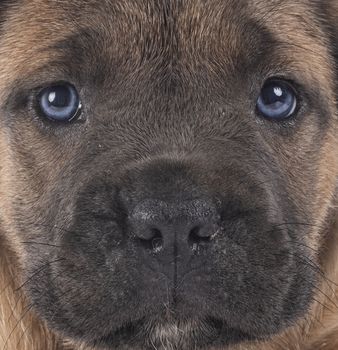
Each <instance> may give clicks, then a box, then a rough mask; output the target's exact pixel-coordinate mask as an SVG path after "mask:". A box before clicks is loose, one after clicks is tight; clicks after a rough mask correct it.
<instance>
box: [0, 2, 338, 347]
mask: <svg viewBox="0 0 338 350" xmlns="http://www.w3.org/2000/svg"><path fill="white" fill-rule="evenodd" d="M106 2H107V1H102V6H103V7H104V4H105V3H106ZM209 2H212V3H213V6H210V7H212V8H213V11H211V12H210V10H209V12H208V13H204V11H205V1H202V0H196V1H193V0H190V1H186V6H184V9H183V11H182V12H181V13H180V14H179V20H178V21H179V23H180V25H181V27H180V28H181V32H180V40H181V41H182V42H184V43H185V45H182V47H184V50H185V52H184V54H183V55H182V56H183V57H184V58H183V59H182V60H181V61H180V62H178V63H177V64H178V65H180V64H181V65H185V64H189V65H190V66H189V69H191V70H194V69H195V68H196V67H199V66H200V65H199V64H200V63H201V62H204V61H205V60H206V59H207V58H208V57H214V59H215V62H217V57H224V52H225V51H227V52H231V55H227V56H226V57H227V58H228V59H229V62H228V65H227V67H230V66H233V65H236V59H237V56H240V55H241V52H242V51H241V50H242V47H241V41H240V39H239V38H238V35H239V34H238V32H237V28H236V25H235V24H234V27H232V28H231V27H227V26H226V25H224V26H223V27H222V28H219V27H218V23H219V21H217V20H216V19H215V18H217V16H218V15H220V13H222V14H223V13H226V15H227V16H229V18H231V13H230V11H231V10H230V7H229V9H224V6H223V4H222V1H216V0H215V1H209ZM47 3H48V1H46V0H30V1H28V0H27V1H23V2H22V5H20V6H13V8H10V9H9V10H8V12H7V13H6V15H7V16H8V20H7V21H6V22H5V23H4V24H3V28H2V33H1V39H0V80H1V84H0V99H2V100H5V99H6V98H7V97H8V94H9V93H10V91H9V90H8V89H9V87H11V86H13V82H15V81H16V80H18V79H19V78H20V77H22V76H25V77H29V76H30V75H32V74H34V72H36V71H37V70H38V69H39V68H40V67H41V66H43V65H44V64H46V63H47V62H49V60H50V56H51V55H52V54H53V51H51V50H52V49H50V47H52V46H53V40H54V38H55V40H56V41H57V42H59V41H60V40H61V39H63V38H64V39H66V38H67V37H68V36H69V35H70V34H72V33H76V32H77V30H78V28H76V26H77V24H76V21H77V18H76V16H77V13H73V12H72V11H70V12H69V17H70V18H72V17H73V20H74V21H73V22H72V21H63V20H62V16H64V14H65V13H67V11H68V10H67V7H69V8H70V9H71V8H72V6H71V5H68V4H67V2H66V1H60V3H61V4H62V5H63V6H64V9H61V7H60V8H58V7H56V8H55V7H54V6H52V7H50V6H48V5H46V4H47ZM149 3H150V1H149ZM308 3H309V2H308V1H285V6H283V4H282V3H281V2H280V1H252V2H250V4H249V6H250V7H251V10H250V11H251V12H252V13H255V14H257V18H259V19H262V22H263V23H262V24H264V25H265V26H267V27H268V28H269V29H270V30H272V31H274V25H275V23H276V25H278V26H279V28H278V33H283V34H280V37H279V38H278V39H279V40H280V41H281V42H285V51H286V52H287V54H286V55H285V57H284V59H286V60H289V61H290V62H293V63H294V62H296V63H294V66H293V67H292V66H291V65H290V70H298V71H299V72H301V73H300V74H302V78H303V79H304V80H305V81H307V82H309V84H320V85H321V86H322V87H323V89H325V91H327V94H326V96H325V98H326V99H327V100H330V101H334V100H335V96H334V90H335V88H334V84H336V77H335V76H334V73H333V72H334V65H335V63H334V62H333V60H332V58H330V57H331V56H330V55H329V52H328V51H329V39H328V38H327V37H326V36H325V35H324V33H323V32H322V31H321V29H319V28H320V27H319V25H318V23H316V22H315V20H314V15H313V13H312V11H314V10H313V9H312V8H311V7H310V6H309V5H308ZM328 3H329V2H328ZM119 6H120V7H121V8H118V7H119ZM330 6H332V10H328V13H330V14H331V15H332V16H335V13H338V5H337V4H336V2H335V1H334V0H333V1H332V4H330ZM19 7H20V8H19ZM116 7H117V8H116V12H117V13H118V14H117V15H116V16H125V18H126V19H127V21H126V22H124V23H126V24H125V25H126V27H127V28H126V27H124V26H123V25H120V27H118V28H113V29H112V33H113V35H114V36H116V37H118V36H122V35H125V47H120V48H119V50H120V51H119V52H115V51H114V48H111V47H106V48H105V50H106V51H107V52H103V56H109V57H114V59H115V60H119V59H120V57H119V56H121V57H122V56H123V55H124V53H125V52H128V51H129V50H131V48H132V44H131V45H130V43H131V42H132V43H133V42H134V41H137V40H140V41H142V40H146V38H147V36H148V35H149V33H148V32H147V31H154V28H158V30H159V33H158V36H159V37H161V33H160V22H161V19H158V18H153V20H154V21H155V22H156V21H158V22H159V23H158V26H156V23H155V24H153V26H151V27H150V25H149V28H147V27H145V29H144V32H142V33H138V28H137V27H136V26H135V27H133V26H129V25H128V23H129V22H128V21H135V22H138V21H142V20H143V19H144V18H148V17H149V18H150V16H151V8H149V9H148V10H149V13H147V11H146V10H145V9H144V8H143V7H142V6H139V5H138V3H137V1H125V2H119V5H117V6H116ZM336 7H337V9H336ZM227 11H229V13H227ZM100 15H101V12H100V9H98V10H97V11H96V10H95V9H93V8H91V7H88V8H87V7H85V8H84V9H83V13H82V14H81V21H82V22H81V26H83V27H92V26H94V25H95V24H96V23H97V22H99V23H101V19H100V18H99V16H100ZM55 18H59V19H60V21H62V23H63V25H62V27H60V26H57V27H56V24H55V27H54V23H56V22H55V21H54V19H55ZM97 18H98V19H97ZM280 18H282V21H281V20H280ZM332 21H338V17H337V18H336V17H334V19H333V20H332ZM122 22H123V21H121V23H122ZM107 23H109V22H107ZM169 25H170V24H169ZM281 25H282V26H284V30H281ZM305 27H306V30H304V28H305ZM23 28H24V32H23ZM99 29H102V28H99ZM110 29H111V28H109V24H107V27H106V28H103V30H106V31H109V30H110ZM55 31H57V33H58V35H57V36H54V35H53V34H54V33H55ZM210 33H214V34H213V35H210ZM276 33H277V31H276ZM291 33H292V38H293V39H292V40H293V45H291V44H289V43H288V42H289V40H288V38H289V36H290V35H291ZM295 33H296V34H295ZM309 33H311V35H310V34H309ZM225 34H227V37H228V38H229V39H227V40H228V41H227V42H226V43H224V44H222V43H220V40H221V38H222V37H224V35H225ZM278 35H279V34H278ZM46 38H50V40H48V41H46ZM161 40H169V39H168V38H166V37H165V36H163V37H162V39H161ZM46 42H48V47H47V45H46ZM337 42H338V38H337ZM135 46H136V45H135ZM137 47H139V46H137ZM13 48H15V49H13ZM123 51H124V52H123ZM144 56H145V55H144V52H134V53H133V56H132V57H131V60H132V61H133V64H134V66H133V68H132V69H130V70H131V72H130V74H132V70H133V69H137V67H138V66H140V65H141V64H142V62H140V61H141V60H142V59H144ZM32 57H34V59H32ZM191 57H193V58H194V59H193V62H194V65H195V66H194V65H193V64H191V63H187V62H190V58H191ZM184 60H186V62H184ZM299 62H301V67H299V66H297V64H298V63H299ZM145 64H146V63H145ZM290 64H291V63H290ZM121 69H127V68H125V67H123V66H122V67H121ZM171 69H175V68H174V67H171ZM204 69H206V70H208V71H211V72H212V71H215V74H216V73H217V74H219V73H221V74H224V75H226V74H227V73H226V72H223V71H222V70H220V69H219V67H218V66H217V65H216V64H214V62H211V60H210V62H208V64H207V65H206V66H205V67H204ZM330 109H331V113H333V114H335V113H336V106H335V103H334V102H331V103H330ZM26 131H27V133H29V134H30V138H31V139H32V140H33V139H35V140H37V143H38V144H39V147H41V145H43V147H45V148H49V149H50V151H49V152H48V153H49V155H50V157H49V159H44V158H43V155H40V156H39V155H37V157H40V159H39V164H40V165H41V164H43V166H42V165H41V168H35V170H34V173H33V174H32V175H31V177H32V178H33V177H34V183H35V187H34V188H30V189H29V190H28V189H27V188H26V189H20V192H21V193H25V198H27V203H26V204H27V205H31V204H32V203H34V200H35V199H37V198H39V196H40V195H42V194H43V192H44V191H45V190H46V189H47V190H48V183H47V182H46V179H45V178H44V176H42V175H41V174H43V167H46V168H49V169H50V170H49V175H48V182H52V181H53V178H54V177H57V176H58V174H59V173H60V172H61V171H62V166H63V164H64V163H66V162H67V155H65V156H64V157H63V158H59V157H58V155H56V154H55V153H53V144H50V143H48V142H46V140H45V139H44V138H43V137H42V136H40V135H39V134H38V133H36V132H35V131H34V130H33V129H29V127H27V130H26ZM306 132H307V133H308V134H309V135H310V134H311V133H312V130H311V129H310V128H309V129H307V131H306ZM337 134H338V126H337V125H336V126H335V128H333V127H332V132H331V134H330V136H328V137H327V138H326V139H325V140H324V143H325V147H323V152H322V155H321V161H320V164H317V166H318V167H319V169H320V176H319V178H318V179H317V183H316V184H314V191H315V192H316V193H322V196H321V197H320V200H319V199H318V200H314V202H313V205H314V206H315V212H316V218H315V224H316V225H323V224H324V223H325V224H326V230H325V235H321V236H319V235H318V234H317V233H315V232H313V235H312V236H310V237H309V239H308V240H309V241H308V244H309V245H311V247H313V249H317V247H320V250H319V253H318V259H319V260H320V262H321V269H322V271H323V274H325V279H323V282H322V285H321V286H318V294H317V295H316V297H315V301H314V303H313V305H312V310H311V312H309V314H308V315H307V317H306V318H305V319H304V320H301V321H299V322H298V324H297V325H295V326H294V327H293V328H291V329H288V330H286V331H285V332H284V333H283V334H281V335H278V336H276V337H274V338H273V339H271V340H270V341H268V342H264V343H259V344H246V345H240V346H237V347H233V348H231V350H281V349H286V350H319V349H321V350H337V349H338V287H337V286H338V227H337V223H336V222H335V220H332V222H331V221H329V222H325V220H326V218H327V217H328V215H329V213H332V212H333V211H334V212H338V208H337V207H335V206H334V205H332V203H334V202H333V200H332V197H333V196H334V194H335V193H336V185H337V183H336V181H337V177H338V156H337V150H338V138H337ZM289 142H290V148H288V147H284V148H282V149H280V150H277V152H279V153H280V154H279V159H280V163H281V164H282V166H283V167H284V168H285V169H288V173H289V174H290V179H291V185H290V186H291V187H292V179H293V178H294V179H296V178H298V177H299V176H300V175H301V174H299V173H297V169H299V168H298V166H297V164H298V163H299V162H302V159H301V157H300V158H294V164H293V162H292V161H290V154H292V153H293V152H294V151H293V149H294V148H298V149H301V148H302V147H304V138H302V144H297V141H295V140H293V139H292V140H291V139H290V140H289ZM308 142H309V143H310V142H311V138H310V137H309V138H308ZM31 147H32V149H33V148H34V147H35V146H34V145H32V146H31ZM287 149H288V150H289V152H290V153H289V154H288V151H285V150H287ZM11 152H12V150H11V146H10V145H9V144H8V142H7V136H6V134H5V133H4V132H2V133H0V164H1V166H0V198H1V204H0V213H1V221H2V222H1V226H2V232H1V234H0V349H4V350H5V349H6V350H18V349H19V350H45V349H48V350H53V349H60V350H61V349H62V350H66V349H72V350H89V349H87V348H85V347H84V346H81V344H71V342H70V341H69V342H68V341H67V340H66V339H62V336H59V335H55V334H54V333H53V332H52V331H51V330H50V329H48V327H46V326H45V325H44V324H43V323H42V322H41V321H40V320H39V319H38V318H37V317H36V316H35V314H34V312H33V310H31V309H30V304H29V301H28V300H27V299H26V297H25V295H24V293H23V291H22V289H21V288H20V286H21V285H22V284H23V283H25V282H24V281H23V280H22V279H21V275H20V264H21V263H22V255H23V254H24V253H23V251H22V247H21V244H20V241H19V240H18V238H17V236H16V233H15V223H14V222H13V217H14V216H13V215H12V213H11V208H10V207H9V206H7V205H6V203H7V202H8V201H10V198H13V197H14V196H15V193H16V191H18V190H19V189H17V188H14V187H13V186H14V185H13V171H12V170H13V167H20V166H21V165H20V164H19V163H16V162H15V161H13V159H12V157H11ZM37 153H38V151H37ZM69 157H70V155H69ZM51 169H53V170H51ZM294 183H295V185H294V186H295V188H294V190H295V191H298V188H296V187H297V183H296V182H294ZM306 195H307V194H306V193H305V194H303V195H300V196H299V198H300V199H299V201H300V203H299V204H300V205H301V203H302V201H303V200H304V198H306ZM331 217H332V214H331ZM336 220H338V216H337V215H336ZM315 258H317V256H315ZM227 350H228V349H227Z"/></svg>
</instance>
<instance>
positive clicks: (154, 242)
mask: <svg viewBox="0 0 338 350" xmlns="http://www.w3.org/2000/svg"><path fill="white" fill-rule="evenodd" d="M148 237H149V238H139V242H140V243H141V245H142V246H143V248H145V249H147V250H151V251H153V252H155V253H157V252H159V251H160V250H161V249H162V247H163V237H162V233H161V231H160V230H159V229H156V228H152V229H150V230H149V235H148Z"/></svg>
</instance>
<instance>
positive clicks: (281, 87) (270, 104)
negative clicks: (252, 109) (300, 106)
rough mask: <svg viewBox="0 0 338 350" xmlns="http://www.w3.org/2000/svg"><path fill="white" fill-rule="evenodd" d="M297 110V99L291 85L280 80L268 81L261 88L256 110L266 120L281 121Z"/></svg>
mask: <svg viewBox="0 0 338 350" xmlns="http://www.w3.org/2000/svg"><path fill="white" fill-rule="evenodd" d="M296 109H297V97H296V93H295V91H294V89H293V88H292V87H291V85H290V84H289V83H287V82H285V81H281V80H270V81H268V82H267V83H265V85H264V86H263V88H262V90H261V94H260V96H259V98H258V101H257V110H258V112H259V114H260V115H262V116H263V117H265V118H267V119H274V120H283V119H286V118H289V117H291V116H292V115H293V114H294V113H295V111H296Z"/></svg>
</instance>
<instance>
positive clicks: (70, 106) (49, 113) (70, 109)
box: [38, 83, 81, 121]
mask: <svg viewBox="0 0 338 350" xmlns="http://www.w3.org/2000/svg"><path fill="white" fill-rule="evenodd" d="M38 104H39V108H40V111H41V112H42V114H43V116H45V117H47V118H48V119H51V120H54V121H70V120H72V119H74V118H75V117H76V116H78V115H79V111H80V109H81V102H80V99H79V95H78V93H77V91H76V89H75V88H74V87H73V86H72V85H71V84H68V83H64V84H60V85H54V86H50V87H47V88H46V89H44V90H42V91H41V93H40V94H39V97H38Z"/></svg>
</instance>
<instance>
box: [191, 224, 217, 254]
mask: <svg viewBox="0 0 338 350" xmlns="http://www.w3.org/2000/svg"><path fill="white" fill-rule="evenodd" d="M211 237H212V231H211V230H210V229H208V227H203V226H195V227H194V228H193V229H192V230H191V231H190V234H189V239H188V240H189V245H190V246H191V247H192V248H193V249H196V245H199V244H201V243H209V242H210V241H211Z"/></svg>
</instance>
